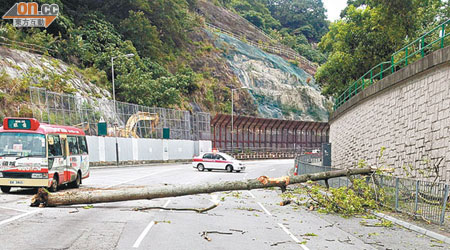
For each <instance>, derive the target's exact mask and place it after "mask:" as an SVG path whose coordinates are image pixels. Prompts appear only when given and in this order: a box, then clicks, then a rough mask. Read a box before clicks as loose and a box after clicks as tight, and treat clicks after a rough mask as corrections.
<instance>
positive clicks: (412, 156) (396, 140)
mask: <svg viewBox="0 0 450 250" xmlns="http://www.w3.org/2000/svg"><path fill="white" fill-rule="evenodd" d="M330 126H331V128H330V142H331V145H332V165H333V167H338V168H344V167H349V166H352V165H355V164H356V163H357V162H358V161H359V160H366V162H367V163H368V164H369V165H372V166H375V165H379V166H381V165H384V166H387V167H392V168H394V169H395V171H396V174H398V175H401V176H407V177H412V178H420V179H428V180H434V179H435V176H436V175H439V177H438V180H440V181H444V182H447V183H448V182H450V167H449V166H450V148H449V146H450V133H449V132H450V131H449V128H450V47H447V48H444V49H441V50H439V51H436V52H434V53H432V54H430V55H428V56H426V57H425V58H423V59H421V60H419V61H417V62H415V63H413V64H411V65H409V66H407V67H405V68H403V69H401V70H400V71H398V72H396V73H395V74H392V75H390V76H388V77H386V78H384V79H383V80H381V81H379V82H377V83H375V84H374V85H372V86H370V87H369V88H367V89H365V90H364V91H363V92H361V93H359V94H358V95H357V96H355V97H354V98H352V99H351V100H349V101H348V102H347V103H345V104H344V105H342V106H341V107H339V109H337V110H336V111H335V112H334V113H333V114H332V115H331V117H330ZM383 147H384V148H385V150H384V152H383V156H382V157H380V153H381V149H382V148H383Z"/></svg>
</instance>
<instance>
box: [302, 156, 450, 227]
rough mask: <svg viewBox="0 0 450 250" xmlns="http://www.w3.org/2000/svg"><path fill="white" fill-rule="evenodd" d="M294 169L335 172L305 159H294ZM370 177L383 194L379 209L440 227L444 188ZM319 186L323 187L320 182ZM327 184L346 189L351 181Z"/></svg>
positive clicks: (446, 192) (336, 180) (445, 196)
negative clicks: (404, 214) (393, 211)
mask: <svg viewBox="0 0 450 250" xmlns="http://www.w3.org/2000/svg"><path fill="white" fill-rule="evenodd" d="M295 168H296V173H297V174H298V175H302V174H313V173H321V172H328V171H332V170H338V169H335V168H332V167H325V166H318V165H314V164H311V163H310V162H308V161H307V159H306V158H305V156H298V157H296V160H295ZM354 177H355V178H358V177H361V176H354ZM372 177H373V179H372V178H370V177H367V181H368V182H369V183H372V184H375V185H376V187H377V192H379V191H380V190H381V189H382V190H383V192H384V200H383V201H382V202H381V205H383V206H386V207H389V208H391V209H393V210H395V211H397V212H402V213H406V214H409V215H411V216H414V217H416V218H422V219H424V220H426V221H431V222H433V223H436V224H440V225H442V224H444V222H445V213H446V206H447V200H448V198H449V185H448V184H446V183H439V182H430V181H420V180H414V179H407V178H401V177H395V176H387V175H379V174H373V175H372ZM319 183H320V184H321V185H325V182H324V181H320V182H319ZM328 184H329V186H330V187H334V188H339V187H349V186H350V185H351V181H350V180H349V179H348V178H347V177H338V178H332V179H330V180H328Z"/></svg>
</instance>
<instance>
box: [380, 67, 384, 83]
mask: <svg viewBox="0 0 450 250" xmlns="http://www.w3.org/2000/svg"><path fill="white" fill-rule="evenodd" d="M382 79H383V64H381V71H380V80H382Z"/></svg>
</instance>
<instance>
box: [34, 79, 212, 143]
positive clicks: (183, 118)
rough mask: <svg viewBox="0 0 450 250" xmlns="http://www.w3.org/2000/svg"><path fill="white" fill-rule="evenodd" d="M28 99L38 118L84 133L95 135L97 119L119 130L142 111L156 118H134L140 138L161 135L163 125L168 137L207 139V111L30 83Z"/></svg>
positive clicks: (209, 127) (209, 135) (209, 130)
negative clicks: (144, 103)
mask: <svg viewBox="0 0 450 250" xmlns="http://www.w3.org/2000/svg"><path fill="white" fill-rule="evenodd" d="M30 101H31V106H32V111H33V116H34V117H35V118H36V119H38V120H39V121H41V122H45V123H48V124H59V125H70V126H76V127H79V128H82V129H83V130H84V131H85V133H86V134H87V135H97V133H98V128H97V125H98V122H99V121H100V120H104V121H105V122H107V124H108V126H109V127H110V128H116V129H118V130H120V129H121V128H125V126H126V124H127V123H128V121H129V120H130V119H134V118H136V114H143V113H145V114H147V116H157V117H158V119H157V120H150V119H139V118H138V119H137V120H135V122H134V123H135V125H134V126H133V127H134V128H135V130H136V134H137V135H138V136H139V137H140V138H155V139H161V138H163V129H164V128H169V129H170V139H183V140H210V139H211V125H210V123H211V121H210V120H211V116H210V114H209V113H203V112H194V113H190V112H189V111H185V110H174V109H167V108H159V107H147V106H142V105H137V104H132V103H125V102H116V103H115V104H114V101H113V100H108V99H106V98H94V97H84V96H80V95H71V94H62V93H55V92H51V91H47V90H46V89H43V88H36V87H30ZM109 132H110V131H108V133H109ZM110 136H112V135H110ZM119 136H121V135H119ZM122 136H123V135H122ZM129 136H130V135H127V137H129Z"/></svg>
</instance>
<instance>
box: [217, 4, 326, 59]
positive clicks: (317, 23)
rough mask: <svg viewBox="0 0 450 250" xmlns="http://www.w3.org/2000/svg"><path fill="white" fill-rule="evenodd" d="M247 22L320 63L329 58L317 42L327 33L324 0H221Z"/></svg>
mask: <svg viewBox="0 0 450 250" xmlns="http://www.w3.org/2000/svg"><path fill="white" fill-rule="evenodd" d="M217 3H218V4H220V5H222V6H224V7H227V8H230V9H232V10H234V11H236V12H237V13H239V14H240V15H241V16H242V17H244V18H246V19H247V20H248V21H250V22H251V23H253V24H254V25H256V26H257V27H259V28H260V29H262V30H263V31H265V32H266V33H268V34H269V35H271V36H272V37H274V38H277V39H278V40H280V41H281V42H282V43H283V44H285V45H287V46H289V47H291V48H293V49H294V50H296V51H297V52H298V53H299V54H300V55H303V56H304V57H306V58H307V59H309V60H310V61H313V62H317V63H324V62H325V61H326V56H325V54H323V53H321V52H320V51H319V50H316V49H315V44H316V43H317V42H319V41H320V39H321V38H322V36H323V35H325V34H326V33H327V32H328V25H329V23H328V21H327V20H326V16H325V12H326V10H325V8H324V7H323V2H322V0H218V2H217Z"/></svg>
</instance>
